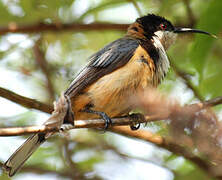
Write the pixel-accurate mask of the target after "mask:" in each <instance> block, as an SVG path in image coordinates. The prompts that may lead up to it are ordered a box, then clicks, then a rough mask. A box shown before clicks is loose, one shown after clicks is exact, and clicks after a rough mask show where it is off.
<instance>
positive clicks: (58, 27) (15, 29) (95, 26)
mask: <svg viewBox="0 0 222 180" xmlns="http://www.w3.org/2000/svg"><path fill="white" fill-rule="evenodd" d="M175 26H181V27H192V24H181V23H178V24H176V25H175ZM128 27H129V24H111V23H92V24H79V23H70V24H61V23H57V24H44V23H38V24H32V25H18V24H16V23H11V24H9V26H8V27H0V35H5V34H7V33H40V32H49V31H50V32H61V31H91V30H116V31H126V30H127V28H128Z"/></svg>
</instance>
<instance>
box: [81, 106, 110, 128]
mask: <svg viewBox="0 0 222 180" xmlns="http://www.w3.org/2000/svg"><path fill="white" fill-rule="evenodd" d="M83 111H84V112H87V113H92V114H97V115H99V116H100V117H101V118H102V119H103V120H104V121H105V127H104V130H107V129H108V128H109V127H110V126H112V119H111V118H110V117H109V116H108V115H107V114H106V113H105V112H101V111H95V110H92V109H84V110H83Z"/></svg>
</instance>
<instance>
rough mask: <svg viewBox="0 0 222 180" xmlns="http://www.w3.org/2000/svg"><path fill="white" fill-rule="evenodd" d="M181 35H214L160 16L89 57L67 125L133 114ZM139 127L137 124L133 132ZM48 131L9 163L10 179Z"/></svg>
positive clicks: (71, 93) (140, 22)
mask: <svg viewBox="0 0 222 180" xmlns="http://www.w3.org/2000/svg"><path fill="white" fill-rule="evenodd" d="M178 33H203V34H207V35H210V33H208V32H205V31H201V30H195V29H190V28H176V27H174V26H173V25H172V24H171V22H170V21H168V20H166V19H165V18H163V17H160V16H156V15H154V14H148V15H147V16H144V17H141V18H138V19H137V20H136V21H135V22H134V23H133V24H131V25H130V26H129V28H128V30H127V33H126V35H125V36H124V37H123V38H120V39H117V40H116V41H114V42H111V43H110V44H108V45H106V46H105V47H104V48H102V49H101V50H99V51H98V52H97V53H95V54H93V55H92V56H91V57H90V58H89V63H88V64H87V65H86V66H85V67H84V68H83V69H82V70H81V71H80V73H79V74H78V75H77V76H76V77H75V79H74V80H73V82H72V83H71V85H70V86H69V88H68V89H67V90H66V91H65V93H64V94H65V96H66V97H68V99H69V100H70V104H71V106H70V108H69V109H68V112H67V115H66V118H65V119H64V123H71V124H74V122H73V118H72V112H73V114H74V119H82V120H84V119H94V118H99V117H101V118H103V119H104V121H105V129H107V128H108V127H109V126H110V125H111V124H112V120H111V118H113V117H117V116H124V115H128V114H129V112H130V111H131V110H132V108H133V107H132V105H131V104H130V103H129V102H128V99H129V98H130V97H131V96H133V95H134V94H137V93H138V92H140V91H143V90H145V89H146V88H148V87H156V86H157V85H158V84H159V83H160V82H161V80H162V79H163V78H164V77H165V75H166V73H167V71H168V69H169V67H170V64H169V60H168V58H167V54H166V50H167V49H168V48H169V47H170V45H171V44H172V43H173V42H174V41H175V39H176V35H177V34H178ZM137 128H138V126H136V125H132V126H131V129H133V130H134V129H137ZM47 137H48V134H47V133H41V134H34V135H33V136H31V137H30V138H29V139H27V140H26V142H25V143H24V144H23V145H22V146H21V147H20V148H19V149H18V150H17V151H16V152H15V153H14V154H13V155H12V156H11V157H10V158H9V159H8V160H7V161H6V163H5V164H4V167H5V169H6V170H7V171H8V172H9V176H12V175H14V174H15V173H16V172H17V170H18V169H19V168H20V167H21V166H22V165H23V164H24V162H25V161H26V160H27V159H28V158H29V157H30V156H31V154H32V153H33V152H34V151H35V150H36V148H37V147H38V146H39V145H41V144H42V143H43V142H44V141H45V140H46V138H47Z"/></svg>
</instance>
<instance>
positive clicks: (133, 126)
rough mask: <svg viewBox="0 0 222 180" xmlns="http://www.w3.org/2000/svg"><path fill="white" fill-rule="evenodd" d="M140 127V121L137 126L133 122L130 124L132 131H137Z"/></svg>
mask: <svg viewBox="0 0 222 180" xmlns="http://www.w3.org/2000/svg"><path fill="white" fill-rule="evenodd" d="M139 128H140V123H139V124H137V126H135V125H134V124H131V125H130V129H131V130H132V131H136V130H138V129H139Z"/></svg>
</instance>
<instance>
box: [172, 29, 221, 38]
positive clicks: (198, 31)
mask: <svg viewBox="0 0 222 180" xmlns="http://www.w3.org/2000/svg"><path fill="white" fill-rule="evenodd" d="M174 33H201V34H206V35H209V36H211V37H214V38H217V36H215V35H214V34H211V33H209V32H206V31H202V30H198V29H191V28H175V29H174Z"/></svg>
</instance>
